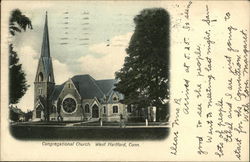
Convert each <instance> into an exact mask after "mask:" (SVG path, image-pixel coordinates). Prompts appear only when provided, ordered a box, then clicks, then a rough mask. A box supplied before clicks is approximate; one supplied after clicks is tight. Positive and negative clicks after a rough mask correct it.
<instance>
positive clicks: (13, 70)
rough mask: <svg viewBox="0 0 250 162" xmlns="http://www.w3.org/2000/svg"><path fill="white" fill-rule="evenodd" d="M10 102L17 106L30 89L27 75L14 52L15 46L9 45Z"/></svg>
mask: <svg viewBox="0 0 250 162" xmlns="http://www.w3.org/2000/svg"><path fill="white" fill-rule="evenodd" d="M9 54H10V55H9V84H10V87H9V88H10V89H9V102H10V104H16V103H18V102H19V100H20V98H21V97H22V96H23V95H24V94H25V92H26V91H27V89H28V85H27V81H26V79H25V73H24V72H23V70H22V65H21V64H19V58H18V56H17V53H16V52H15V51H13V45H12V44H10V45H9Z"/></svg>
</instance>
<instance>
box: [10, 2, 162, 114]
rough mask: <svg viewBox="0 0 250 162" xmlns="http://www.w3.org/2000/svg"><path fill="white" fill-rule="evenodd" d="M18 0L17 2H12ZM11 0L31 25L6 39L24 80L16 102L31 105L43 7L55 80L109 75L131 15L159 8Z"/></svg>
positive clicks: (117, 63)
mask: <svg viewBox="0 0 250 162" xmlns="http://www.w3.org/2000/svg"><path fill="white" fill-rule="evenodd" d="M18 3H19V4H18ZM27 3H30V5H29V6H30V7H29V8H27V6H25V5H24V4H25V3H24V2H17V3H16V6H18V7H13V8H19V9H20V10H21V11H22V12H23V14H25V15H26V16H28V17H29V18H30V19H31V21H32V25H33V30H27V31H26V32H22V33H20V34H17V35H16V36H15V37H14V38H12V39H13V40H12V41H13V42H14V49H15V51H17V52H18V54H19V57H20V62H21V63H22V64H23V69H24V71H25V73H26V75H27V80H28V84H29V85H30V87H29V89H28V91H27V93H26V94H25V96H24V97H23V98H22V99H21V101H20V103H19V104H18V105H17V106H18V107H20V108H21V109H22V110H24V111H26V110H27V109H29V110H33V106H34V103H33V98H34V94H33V93H34V79H35V73H36V69H37V65H38V59H39V57H40V51H41V44H42V34H43V28H44V21H45V12H46V11H48V27H49V37H50V52H51V57H52V59H53V68H54V75H55V82H56V84H62V83H63V82H64V81H66V80H67V79H68V78H71V77H72V76H74V75H78V74H90V75H91V76H92V77H93V78H95V79H111V78H114V73H115V72H116V71H118V70H119V69H120V68H121V67H122V65H123V63H124V58H125V56H126V53H125V49H126V48H127V46H128V43H129V40H130V38H131V35H132V33H133V30H134V27H135V25H134V23H133V18H134V16H135V15H137V14H139V13H140V11H141V10H142V9H144V8H151V7H159V6H154V3H152V2H150V3H149V2H143V1H141V2H136V3H132V2H124V1H119V2H112V1H110V2H102V1H99V2H80V1H72V2H70V3H69V2H56V1H54V2H48V1H46V2H39V3H34V4H33V2H31V1H28V2H27Z"/></svg>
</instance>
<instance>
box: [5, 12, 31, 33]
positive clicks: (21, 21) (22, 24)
mask: <svg viewBox="0 0 250 162" xmlns="http://www.w3.org/2000/svg"><path fill="white" fill-rule="evenodd" d="M27 27H28V28H29V29H32V24H31V21H30V19H29V18H28V17H26V16H25V15H23V14H22V12H21V11H20V10H19V9H15V10H13V11H12V12H11V16H10V19H9V32H10V34H11V35H13V36H14V35H15V33H16V32H21V31H22V30H23V31H26V28H27Z"/></svg>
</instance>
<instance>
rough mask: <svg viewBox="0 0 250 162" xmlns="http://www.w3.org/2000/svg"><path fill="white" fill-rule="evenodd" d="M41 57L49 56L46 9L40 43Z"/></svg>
mask: <svg viewBox="0 0 250 162" xmlns="http://www.w3.org/2000/svg"><path fill="white" fill-rule="evenodd" d="M41 57H50V48H49V30H48V18H47V11H46V16H45V24H44V31H43V44H42V50H41Z"/></svg>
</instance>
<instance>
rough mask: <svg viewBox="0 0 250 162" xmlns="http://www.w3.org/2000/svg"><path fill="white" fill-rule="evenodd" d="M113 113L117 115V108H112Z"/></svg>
mask: <svg viewBox="0 0 250 162" xmlns="http://www.w3.org/2000/svg"><path fill="white" fill-rule="evenodd" d="M113 113H114V114H116V113H118V106H113Z"/></svg>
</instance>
